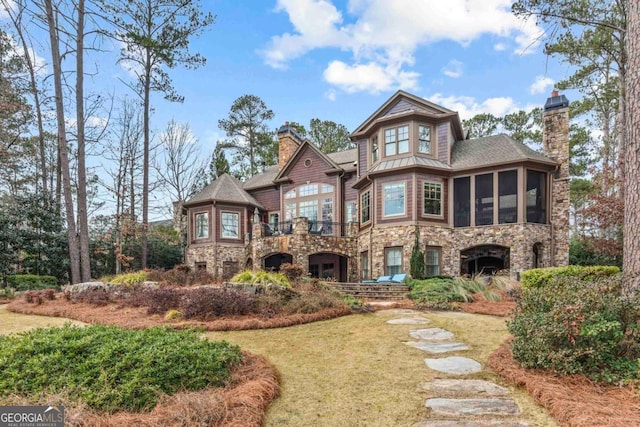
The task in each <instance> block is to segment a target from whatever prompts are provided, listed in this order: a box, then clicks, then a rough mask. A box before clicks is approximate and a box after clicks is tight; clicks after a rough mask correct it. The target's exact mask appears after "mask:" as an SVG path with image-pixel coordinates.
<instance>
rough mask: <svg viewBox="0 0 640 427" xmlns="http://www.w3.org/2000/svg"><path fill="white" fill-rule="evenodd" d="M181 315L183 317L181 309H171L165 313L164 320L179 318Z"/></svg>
mask: <svg viewBox="0 0 640 427" xmlns="http://www.w3.org/2000/svg"><path fill="white" fill-rule="evenodd" d="M181 317H182V312H181V311H179V310H169V311H167V313H166V314H165V315H164V320H173V319H179V318H181Z"/></svg>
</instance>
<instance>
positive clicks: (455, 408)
mask: <svg viewBox="0 0 640 427" xmlns="http://www.w3.org/2000/svg"><path fill="white" fill-rule="evenodd" d="M425 406H426V407H427V408H430V409H431V410H432V411H433V412H434V413H436V414H440V415H452V416H474V415H506V416H509V415H518V414H520V408H518V405H516V403H515V402H514V401H513V400H512V399H498V398H489V399H444V398H435V399H427V401H426V403H425Z"/></svg>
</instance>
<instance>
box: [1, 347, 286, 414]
mask: <svg viewBox="0 0 640 427" xmlns="http://www.w3.org/2000/svg"><path fill="white" fill-rule="evenodd" d="M243 356H244V357H243V361H242V363H241V364H240V365H239V366H236V367H235V368H233V369H232V371H231V379H230V381H229V385H228V386H227V387H225V388H208V389H203V390H199V391H191V392H188V391H182V392H178V393H176V394H174V395H172V396H165V397H163V398H161V399H160V401H159V402H158V404H157V405H156V406H155V408H154V409H153V410H152V411H151V412H147V413H129V412H118V413H115V414H101V413H97V412H94V411H92V410H91V409H90V408H88V407H87V406H85V405H83V404H82V403H80V404H78V403H77V402H71V401H69V400H68V399H65V398H64V397H62V396H43V397H42V399H40V400H41V402H38V403H40V404H44V405H64V406H65V426H71V427H116V426H141V427H154V426H163V427H179V426H210V427H221V426H225V427H253V426H255V427H258V426H261V425H262V424H263V421H264V415H265V413H266V410H267V406H268V405H269V403H271V401H273V400H274V399H275V398H276V397H278V394H279V392H280V387H279V385H278V374H277V372H276V371H275V369H274V368H273V367H272V366H271V365H270V364H269V362H267V360H266V359H265V358H264V357H262V356H257V355H254V354H251V353H248V352H244V351H243ZM3 404H12V405H26V404H34V402H30V401H27V400H26V399H25V398H23V397H20V396H12V397H9V398H7V399H4V400H3Z"/></svg>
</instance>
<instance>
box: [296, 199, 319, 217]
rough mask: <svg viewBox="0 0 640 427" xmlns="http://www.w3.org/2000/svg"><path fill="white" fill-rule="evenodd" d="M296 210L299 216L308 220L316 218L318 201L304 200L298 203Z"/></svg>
mask: <svg viewBox="0 0 640 427" xmlns="http://www.w3.org/2000/svg"><path fill="white" fill-rule="evenodd" d="M298 210H299V212H300V214H299V215H300V216H301V217H305V218H307V219H308V220H309V222H312V221H317V220H318V201H317V200H306V201H304V202H300V203H298Z"/></svg>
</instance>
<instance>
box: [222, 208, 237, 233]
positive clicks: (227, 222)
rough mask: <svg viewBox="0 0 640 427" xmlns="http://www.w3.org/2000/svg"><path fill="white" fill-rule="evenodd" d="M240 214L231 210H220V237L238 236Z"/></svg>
mask: <svg viewBox="0 0 640 427" xmlns="http://www.w3.org/2000/svg"><path fill="white" fill-rule="evenodd" d="M239 219H240V215H239V214H237V213H232V212H222V214H221V216H220V229H221V237H222V238H223V239H237V238H238V236H239V228H240V227H239V224H240V222H239Z"/></svg>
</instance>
